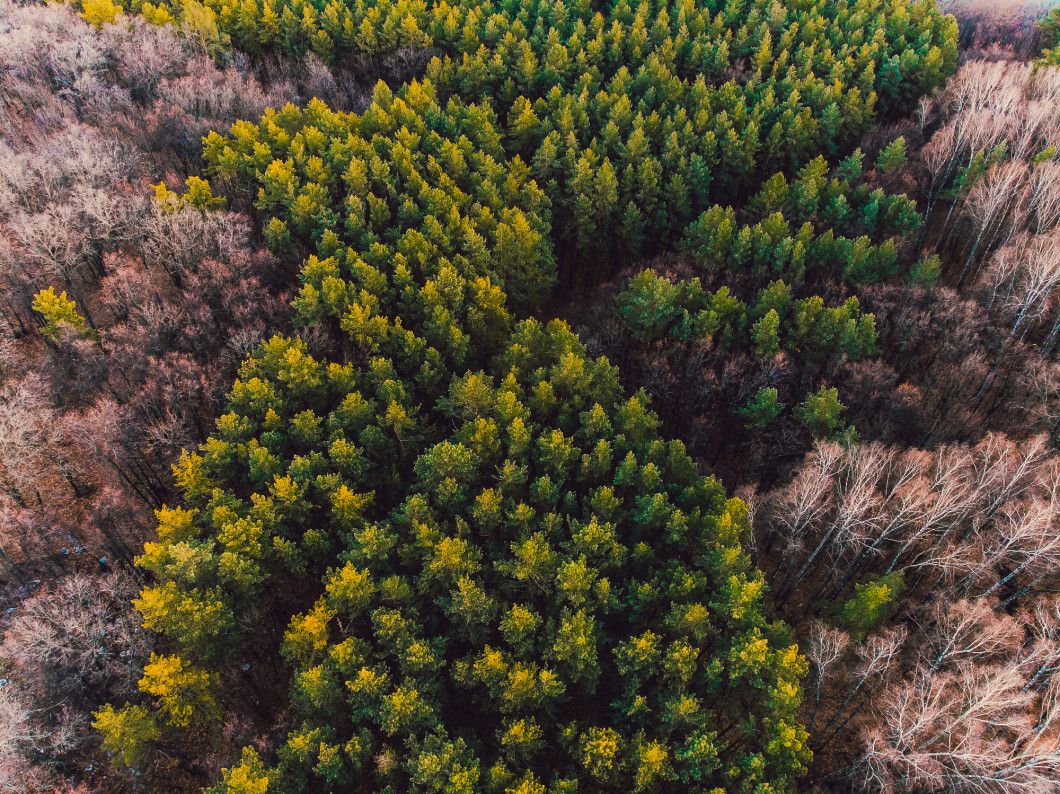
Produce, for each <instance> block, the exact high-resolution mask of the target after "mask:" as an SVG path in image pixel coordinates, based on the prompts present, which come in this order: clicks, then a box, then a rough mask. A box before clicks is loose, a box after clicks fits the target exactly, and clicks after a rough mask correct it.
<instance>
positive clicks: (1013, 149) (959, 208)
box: [918, 60, 1060, 355]
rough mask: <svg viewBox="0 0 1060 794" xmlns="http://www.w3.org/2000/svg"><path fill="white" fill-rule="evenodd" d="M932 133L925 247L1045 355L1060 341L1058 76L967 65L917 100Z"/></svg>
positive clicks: (1013, 66)
mask: <svg viewBox="0 0 1060 794" xmlns="http://www.w3.org/2000/svg"><path fill="white" fill-rule="evenodd" d="M918 118H919V120H920V123H921V128H922V129H925V128H928V127H930V128H933V129H934V132H933V133H932V134H931V135H930V137H929V140H928V141H927V143H926V144H925V145H924V147H923V148H922V149H921V150H920V153H919V158H918V164H919V170H920V174H921V191H922V193H923V195H924V196H925V207H926V215H927V217H928V218H929V221H937V222H934V223H931V222H929V223H928V224H927V225H926V227H925V236H926V239H925V240H923V242H924V243H925V244H926V245H927V246H928V247H929V248H931V249H934V250H935V251H938V252H941V253H943V254H945V255H946V256H948V257H949V258H950V259H951V260H952V263H953V271H954V275H955V276H956V283H957V285H958V287H965V286H967V287H969V288H973V289H974V290H975V291H976V292H978V293H979V294H981V296H982V300H983V302H984V304H985V305H986V306H987V308H988V309H989V310H990V311H992V312H996V313H997V314H999V315H1000V316H1001V317H1002V318H1003V320H1004V322H1005V323H1006V324H1007V325H1008V326H1009V328H1010V332H1011V335H1012V336H1013V337H1014V338H1018V339H1024V338H1026V337H1028V335H1030V337H1031V338H1033V339H1034V340H1035V341H1037V342H1039V343H1040V344H1041V346H1042V349H1043V352H1044V353H1046V354H1047V355H1049V354H1051V353H1052V352H1053V351H1054V350H1055V349H1056V343H1057V340H1058V337H1060V312H1058V311H1057V308H1058V307H1057V296H1058V287H1060V260H1058V259H1057V256H1056V251H1057V246H1056V243H1057V241H1058V240H1060V236H1058V233H1057V223H1058V222H1060V162H1058V161H1057V159H1056V158H1057V154H1058V152H1057V151H1056V148H1055V142H1056V141H1057V139H1058V135H1060V70H1058V69H1056V68H1053V67H1035V66H1034V65H1033V64H1031V63H1026V62H1020V61H1014V60H1000V61H987V60H970V61H968V62H966V63H965V64H964V65H963V66H962V67H961V69H960V71H959V72H958V73H957V75H956V76H955V77H954V78H953V79H952V80H951V81H950V82H949V84H948V85H947V86H946V88H945V89H944V90H943V91H942V92H940V93H939V94H937V95H936V96H934V97H931V98H926V99H924V100H922V103H921V107H920V110H919V113H918Z"/></svg>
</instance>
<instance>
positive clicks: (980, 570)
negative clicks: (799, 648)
mask: <svg viewBox="0 0 1060 794" xmlns="http://www.w3.org/2000/svg"><path fill="white" fill-rule="evenodd" d="M1058 496H1060V459H1058V458H1057V457H1056V456H1055V455H1054V454H1052V452H1051V451H1050V449H1049V447H1048V444H1047V443H1046V440H1045V439H1044V437H1041V436H1038V437H1034V438H1031V439H1029V440H1026V441H1023V442H1019V443H1017V442H1015V441H1012V440H1010V439H1008V438H1006V437H1004V436H1001V435H996V434H993V435H990V436H988V437H987V438H986V439H985V440H984V441H982V442H981V443H980V444H978V445H976V446H975V447H971V448H969V447H965V446H945V447H942V448H940V449H937V450H934V451H926V450H917V449H897V448H890V447H884V446H882V445H879V444H864V445H853V446H850V447H846V448H844V447H841V446H839V445H836V444H830V443H821V444H818V445H817V446H816V447H815V449H814V450H813V452H812V453H811V454H810V455H809V456H807V459H806V461H805V463H804V465H803V466H802V467H801V468H800V470H799V471H798V473H797V475H796V477H795V479H794V480H793V481H792V482H791V483H790V484H788V485H786V486H784V487H782V488H778V489H775V490H773V491H771V492H769V493H767V494H765V495H764V496H762V497H761V498H759V499H758V500H757V501H756V503H755V511H754V525H755V530H756V533H755V539H756V546H757V552H758V555H759V563H760V565H761V566H762V568H763V570H765V571H766V573H767V577H768V579H769V581H770V584H771V586H772V588H773V590H774V592H775V593H776V594H777V597H778V604H779V605H780V607H781V609H782V610H783V611H784V612H785V613H786V614H787V615H788V616H789V618H791V619H792V620H793V622H795V623H796V624H797V625H798V624H801V626H802V629H803V631H804V633H805V636H806V640H805V641H804V643H803V649H804V651H805V653H806V655H807V658H808V660H809V661H810V666H811V674H810V679H809V682H808V683H809V685H808V687H807V703H806V707H807V709H808V713H807V722H808V725H810V726H811V736H812V737H813V739H812V740H813V742H814V745H815V746H816V747H817V748H823V747H826V746H828V745H829V744H830V743H831V742H833V741H835V740H836V738H837V737H843V736H847V735H849V733H850V732H853V731H854V730H855V728H856V732H857V734H858V735H860V737H861V738H860V748H861V749H860V754H859V755H858V756H857V757H856V758H854V759H852V760H851V761H850V763H849V765H848V766H846V767H845V768H844V769H843V770H842V772H843V773H844V774H846V775H851V776H853V778H854V779H855V780H857V781H858V782H859V783H860V784H861V785H862V786H863V788H864V789H865V790H867V791H886V792H892V791H895V792H896V791H968V792H1043V793H1044V792H1048V791H1054V790H1055V785H1056V779H1057V776H1058V775H1060V730H1058V729H1060V603H1058V601H1057V599H1056V597H1055V596H1054V595H1053V593H1055V592H1056V590H1057V587H1058V585H1060V501H1058ZM894 571H901V572H902V573H903V574H904V575H905V581H906V585H905V590H904V591H903V592H901V593H894V594H892V597H893V598H894V604H893V605H892V609H890V610H889V613H888V614H889V615H890V618H889V619H888V620H885V621H884V623H883V624H882V625H880V626H878V627H876V630H875V631H874V632H873V633H871V634H870V635H869V636H868V637H867V639H865V640H864V641H862V640H861V639H860V638H859V637H857V636H851V634H848V633H847V632H845V631H843V630H841V628H838V627H835V626H834V625H829V623H828V622H826V621H822V620H820V619H818V618H816V617H813V616H814V615H820V614H822V605H823V604H828V603H829V602H836V601H841V600H842V599H844V598H846V597H849V595H850V593H851V591H852V589H853V585H855V584H856V583H860V582H865V581H870V580H872V579H873V577H879V576H883V575H886V574H888V573H891V572H894ZM826 617H827V616H826ZM807 620H808V622H807Z"/></svg>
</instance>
